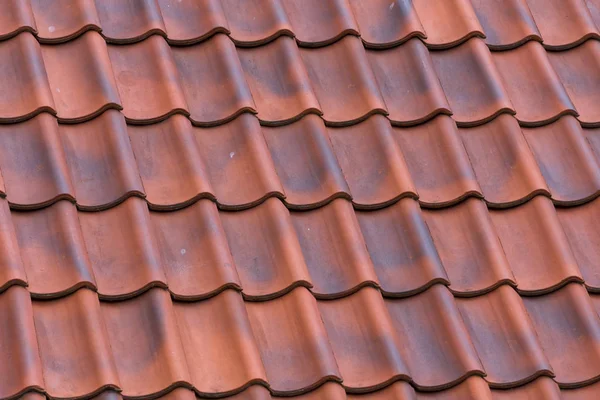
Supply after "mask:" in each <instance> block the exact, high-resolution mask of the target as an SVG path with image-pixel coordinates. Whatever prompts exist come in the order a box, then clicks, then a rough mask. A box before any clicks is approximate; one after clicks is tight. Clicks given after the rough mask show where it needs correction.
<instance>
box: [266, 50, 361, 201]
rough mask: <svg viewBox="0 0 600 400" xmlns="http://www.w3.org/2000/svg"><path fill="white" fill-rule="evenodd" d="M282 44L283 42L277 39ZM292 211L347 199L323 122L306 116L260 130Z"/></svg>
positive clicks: (348, 196) (346, 187)
mask: <svg viewBox="0 0 600 400" xmlns="http://www.w3.org/2000/svg"><path fill="white" fill-rule="evenodd" d="M278 40H282V39H278ZM262 131H263V135H264V138H265V140H266V143H267V146H268V148H269V150H270V152H271V156H272V158H273V163H274V164H275V169H276V171H277V175H278V177H279V179H280V180H281V182H282V185H283V187H284V190H285V196H286V197H285V202H286V205H288V207H291V208H300V209H302V208H313V207H317V206H321V205H323V204H326V203H328V202H329V201H330V200H331V199H333V198H336V197H346V198H348V199H349V198H350V194H349V193H350V189H348V185H347V184H346V180H345V179H344V175H343V174H342V170H341V168H340V166H339V165H338V162H337V160H336V157H335V154H334V152H333V148H332V146H331V142H330V140H329V135H328V134H327V129H326V128H325V125H324V124H323V120H322V119H321V118H319V117H317V116H316V115H308V116H306V117H304V118H302V119H301V120H299V121H297V122H294V123H293V124H290V125H285V126H281V127H276V128H267V127H263V128H262Z"/></svg>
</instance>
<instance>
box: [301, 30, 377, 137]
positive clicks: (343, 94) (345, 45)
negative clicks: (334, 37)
mask: <svg viewBox="0 0 600 400" xmlns="http://www.w3.org/2000/svg"><path fill="white" fill-rule="evenodd" d="M300 55H301V56H302V59H303V61H304V64H305V66H306V69H307V71H308V76H309V78H310V80H311V82H312V88H313V90H314V91H315V93H316V95H317V99H318V100H319V104H321V110H322V111H323V119H325V121H326V122H327V123H329V124H330V125H351V124H354V123H355V122H358V121H361V120H363V119H366V118H367V117H368V116H370V115H372V114H375V113H379V114H384V115H386V114H387V111H386V107H385V103H384V101H383V99H382V97H381V93H380V92H379V88H378V87H377V82H376V80H375V76H374V75H373V72H372V71H371V67H370V65H369V62H368V59H367V56H366V53H365V49H364V47H363V46H362V43H361V41H360V39H358V38H357V37H354V36H346V37H344V38H343V39H341V40H340V41H338V42H337V43H335V44H332V45H330V46H326V47H322V48H319V49H307V48H304V49H301V50H300Z"/></svg>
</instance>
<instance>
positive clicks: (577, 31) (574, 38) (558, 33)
mask: <svg viewBox="0 0 600 400" xmlns="http://www.w3.org/2000/svg"><path fill="white" fill-rule="evenodd" d="M527 3H528V4H529V9H530V10H531V13H532V14H533V18H534V19H535V23H536V25H537V27H538V28H539V30H540V33H541V34H542V39H544V46H545V47H546V48H548V49H551V50H564V49H568V48H570V47H573V46H576V45H578V44H579V43H582V42H584V41H585V40H586V39H588V38H590V37H595V38H598V39H600V34H599V33H598V29H597V28H596V26H595V25H594V21H593V19H592V16H591V15H590V13H589V11H588V9H587V7H586V5H585V0H527Z"/></svg>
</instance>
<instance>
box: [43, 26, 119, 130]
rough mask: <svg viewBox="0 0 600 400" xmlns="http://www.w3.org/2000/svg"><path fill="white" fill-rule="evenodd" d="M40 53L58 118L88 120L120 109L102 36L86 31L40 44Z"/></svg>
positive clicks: (71, 120) (62, 120) (76, 120)
mask: <svg viewBox="0 0 600 400" xmlns="http://www.w3.org/2000/svg"><path fill="white" fill-rule="evenodd" d="M42 56H43V58H44V65H45V67H46V73H47V74H48V81H49V82H50V89H51V91H52V95H53V96H54V103H55V104H56V111H57V113H58V114H57V116H58V119H59V121H61V122H71V123H72V122H82V121H86V120H89V119H91V118H93V117H95V116H97V115H99V114H101V113H102V112H103V111H104V110H106V109H109V108H115V109H117V110H120V109H121V105H120V103H121V100H120V98H119V93H118V92H117V84H116V82H115V79H114V77H113V73H112V67H111V64H110V59H109V58H108V52H107V50H106V43H105V42H104V39H102V37H101V36H100V34H98V33H97V32H87V33H85V34H83V36H81V37H80V38H77V39H75V40H72V41H70V42H68V43H64V44H61V45H59V46H57V45H45V46H42Z"/></svg>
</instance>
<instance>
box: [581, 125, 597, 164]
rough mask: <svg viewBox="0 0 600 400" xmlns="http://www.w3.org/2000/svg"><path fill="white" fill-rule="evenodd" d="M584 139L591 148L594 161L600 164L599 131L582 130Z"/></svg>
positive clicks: (594, 129) (595, 129)
mask: <svg viewBox="0 0 600 400" xmlns="http://www.w3.org/2000/svg"><path fill="white" fill-rule="evenodd" d="M582 132H583V134H584V135H585V138H586V139H587V142H588V145H589V146H590V147H591V148H592V153H593V154H594V156H595V158H596V161H597V162H598V163H600V129H598V128H593V129H582Z"/></svg>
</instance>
